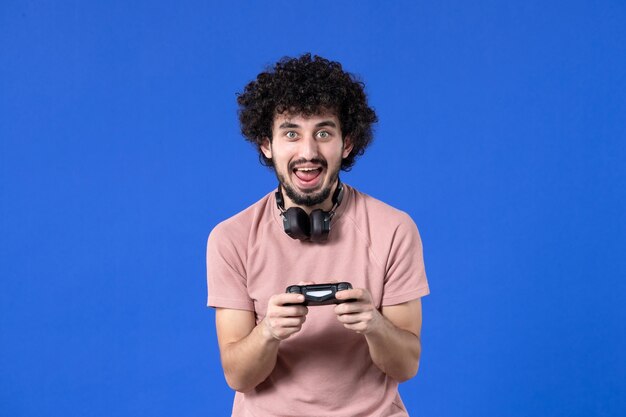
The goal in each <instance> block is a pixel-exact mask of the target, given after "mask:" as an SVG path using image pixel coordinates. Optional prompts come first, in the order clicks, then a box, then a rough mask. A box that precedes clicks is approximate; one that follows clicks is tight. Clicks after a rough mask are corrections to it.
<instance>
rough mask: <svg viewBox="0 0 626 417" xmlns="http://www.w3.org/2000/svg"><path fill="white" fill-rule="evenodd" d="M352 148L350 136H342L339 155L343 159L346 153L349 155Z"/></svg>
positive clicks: (346, 155)
mask: <svg viewBox="0 0 626 417" xmlns="http://www.w3.org/2000/svg"><path fill="white" fill-rule="evenodd" d="M352 148H354V144H353V143H352V139H351V138H350V136H346V137H345V138H343V152H342V154H341V157H342V158H343V159H346V158H347V157H348V155H350V152H352Z"/></svg>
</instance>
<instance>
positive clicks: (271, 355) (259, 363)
mask: <svg viewBox="0 0 626 417" xmlns="http://www.w3.org/2000/svg"><path fill="white" fill-rule="evenodd" d="M303 301H304V296H302V295H300V294H287V293H285V294H277V295H274V296H272V297H271V298H270V300H269V303H268V306H267V315H266V316H265V318H264V319H263V320H262V321H261V322H260V323H259V324H258V325H256V324H255V317H254V312H253V311H248V310H234V309H228V308H218V309H217V311H216V314H215V324H216V329H217V340H218V343H219V346H220V356H221V359H222V367H223V369H224V376H225V377H226V382H227V383H228V385H229V386H230V387H231V388H232V389H234V390H236V391H240V392H245V391H249V390H251V389H253V388H254V387H256V386H257V385H258V384H260V383H261V382H263V381H264V380H265V379H266V378H267V377H268V376H269V375H270V373H271V372H272V370H273V369H274V366H275V365H276V357H277V355H278V346H279V345H280V341H281V340H284V339H286V338H288V337H289V336H291V335H292V334H294V333H297V332H299V331H300V329H301V328H302V323H304V321H305V320H306V314H307V313H308V309H307V308H306V307H305V306H302V305H285V304H297V303H301V302H303Z"/></svg>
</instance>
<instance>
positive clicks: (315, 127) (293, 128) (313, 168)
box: [261, 112, 352, 209]
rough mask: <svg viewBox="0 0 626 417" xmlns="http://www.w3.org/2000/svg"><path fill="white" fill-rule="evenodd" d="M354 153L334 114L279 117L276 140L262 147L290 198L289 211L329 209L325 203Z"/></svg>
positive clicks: (287, 203)
mask: <svg viewBox="0 0 626 417" xmlns="http://www.w3.org/2000/svg"><path fill="white" fill-rule="evenodd" d="M351 150H352V144H351V141H350V139H349V138H348V137H346V138H345V140H344V139H342V134H341V126H340V125H339V119H338V118H337V116H335V115H334V114H333V113H330V112H329V113H324V114H319V115H313V116H310V117H305V116H300V115H289V114H285V113H283V114H277V115H276V116H275V117H274V125H273V128H272V140H271V142H270V140H269V139H266V140H265V142H264V143H263V145H262V146H261V151H262V152H263V154H264V155H265V156H266V157H267V158H270V159H271V160H272V162H273V164H274V169H275V171H276V175H277V177H278V180H279V181H280V184H281V186H282V188H283V190H284V192H285V194H286V195H287V200H288V201H285V207H290V206H293V205H297V206H305V207H310V208H313V207H315V206H326V205H328V204H324V203H325V202H326V200H328V199H329V196H330V193H331V191H333V189H334V187H335V185H336V183H337V177H338V175H339V169H340V168H341V161H342V159H343V158H346V157H347V156H348V155H349V154H350V151H351ZM289 200H290V201H289ZM289 203H291V204H289ZM326 203H327V202H326ZM324 208H326V209H328V207H324Z"/></svg>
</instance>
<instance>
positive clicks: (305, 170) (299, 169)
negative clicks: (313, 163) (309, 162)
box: [297, 168, 318, 172]
mask: <svg viewBox="0 0 626 417" xmlns="http://www.w3.org/2000/svg"><path fill="white" fill-rule="evenodd" d="M297 170H298V171H304V172H311V171H317V170H318V169H317V168H297Z"/></svg>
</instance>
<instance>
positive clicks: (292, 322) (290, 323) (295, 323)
mask: <svg viewBox="0 0 626 417" xmlns="http://www.w3.org/2000/svg"><path fill="white" fill-rule="evenodd" d="M305 320H306V317H283V318H280V319H276V320H275V321H274V323H272V324H273V326H274V327H280V328H293V327H300V326H302V323H304V322H305Z"/></svg>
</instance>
